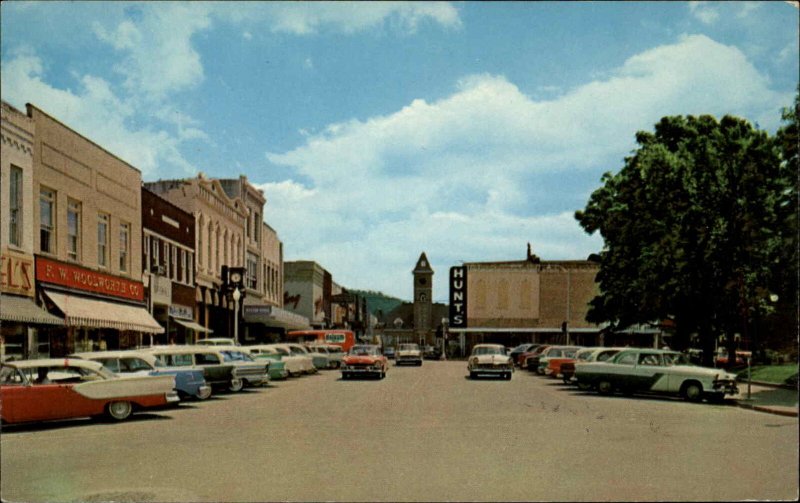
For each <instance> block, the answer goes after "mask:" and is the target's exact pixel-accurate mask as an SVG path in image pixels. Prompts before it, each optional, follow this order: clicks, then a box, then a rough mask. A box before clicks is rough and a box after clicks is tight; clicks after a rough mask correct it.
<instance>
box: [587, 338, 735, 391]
mask: <svg viewBox="0 0 800 503" xmlns="http://www.w3.org/2000/svg"><path fill="white" fill-rule="evenodd" d="M575 377H576V378H577V381H578V383H579V384H585V385H588V386H590V387H591V388H592V389H596V390H597V391H598V392H599V393H601V394H610V393H613V392H614V391H616V390H619V391H622V392H623V393H662V394H671V395H679V396H681V397H683V398H685V399H686V400H690V401H699V400H701V399H703V398H707V399H709V400H710V401H721V400H723V399H724V398H725V395H735V394H736V393H738V391H739V390H738V389H737V387H736V375H735V374H729V373H727V372H725V371H723V370H720V369H712V368H707V367H698V366H695V365H692V364H690V363H689V360H688V358H687V357H686V355H684V354H682V353H678V352H676V351H665V350H658V349H633V348H631V349H625V350H623V351H620V352H619V353H617V354H616V355H615V356H614V357H613V358H611V359H610V360H607V361H605V362H583V363H577V364H576V365H575Z"/></svg>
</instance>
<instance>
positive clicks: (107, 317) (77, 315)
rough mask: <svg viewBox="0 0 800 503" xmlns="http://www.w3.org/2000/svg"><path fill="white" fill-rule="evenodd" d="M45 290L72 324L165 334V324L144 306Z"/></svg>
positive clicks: (69, 323)
mask: <svg viewBox="0 0 800 503" xmlns="http://www.w3.org/2000/svg"><path fill="white" fill-rule="evenodd" d="M45 293H46V294H47V296H48V297H49V298H50V300H52V301H53V302H54V303H55V305H56V306H58V308H59V309H60V310H61V312H63V313H64V317H65V318H66V322H67V323H66V324H67V325H68V326H73V327H90V328H113V329H116V330H131V331H134V332H144V333H148V334H163V333H164V327H162V326H161V325H159V324H158V322H157V321H156V320H155V318H153V317H152V316H151V315H150V313H148V312H147V310H146V309H144V308H143V307H136V306H130V305H127V304H119V303H116V302H108V301H104V300H95V299H85V298H83V297H76V296H74V295H67V294H64V293H57V292H52V291H50V290H45Z"/></svg>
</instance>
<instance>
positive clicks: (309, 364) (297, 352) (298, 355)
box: [268, 343, 317, 374]
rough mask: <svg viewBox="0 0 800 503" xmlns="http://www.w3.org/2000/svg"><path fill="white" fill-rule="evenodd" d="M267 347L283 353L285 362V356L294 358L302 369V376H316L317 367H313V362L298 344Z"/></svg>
mask: <svg viewBox="0 0 800 503" xmlns="http://www.w3.org/2000/svg"><path fill="white" fill-rule="evenodd" d="M268 346H270V347H274V348H275V349H276V350H278V351H285V352H286V353H287V354H286V355H284V357H283V360H284V361H287V356H289V357H291V358H294V359H296V360H298V361H300V363H301V365H302V367H303V373H304V374H316V373H317V367H316V365H314V360H313V359H312V358H311V354H310V353H309V352H308V351H306V350H305V348H303V347H302V346H300V345H299V344H286V343H284V344H269V345H268Z"/></svg>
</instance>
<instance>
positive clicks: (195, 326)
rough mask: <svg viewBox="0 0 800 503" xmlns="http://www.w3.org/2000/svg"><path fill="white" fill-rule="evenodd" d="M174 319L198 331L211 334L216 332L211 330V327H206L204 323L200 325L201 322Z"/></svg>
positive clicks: (173, 319) (179, 323)
mask: <svg viewBox="0 0 800 503" xmlns="http://www.w3.org/2000/svg"><path fill="white" fill-rule="evenodd" d="M172 321H174V322H175V323H177V324H178V325H183V326H184V327H186V328H191V329H192V330H195V331H197V332H207V333H209V334H213V333H214V331H213V330H211V329H210V328H208V329H206V327H204V326H203V325H200V324H199V323H195V322H193V321H191V320H182V319H180V318H172Z"/></svg>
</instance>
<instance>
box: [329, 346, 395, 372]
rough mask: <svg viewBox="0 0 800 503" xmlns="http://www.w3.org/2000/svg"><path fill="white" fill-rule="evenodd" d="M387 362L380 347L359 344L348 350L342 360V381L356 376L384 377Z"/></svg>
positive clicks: (387, 365)
mask: <svg viewBox="0 0 800 503" xmlns="http://www.w3.org/2000/svg"><path fill="white" fill-rule="evenodd" d="M388 368H389V360H388V359H387V358H386V356H384V355H383V353H382V352H381V347H380V346H376V345H373V344H359V345H356V346H353V347H352V348H350V352H348V353H347V356H345V357H344V360H342V368H341V371H342V379H350V378H351V377H357V376H365V377H369V376H373V377H377V378H378V379H383V378H384V377H386V371H387V370H388Z"/></svg>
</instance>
